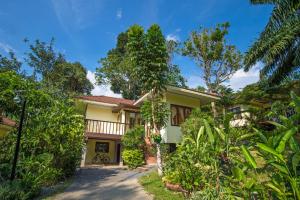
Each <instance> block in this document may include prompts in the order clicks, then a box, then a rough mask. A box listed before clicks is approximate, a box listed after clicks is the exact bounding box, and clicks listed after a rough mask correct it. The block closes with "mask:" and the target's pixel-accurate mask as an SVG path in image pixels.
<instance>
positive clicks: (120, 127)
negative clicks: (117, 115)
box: [86, 119, 130, 135]
mask: <svg viewBox="0 0 300 200" xmlns="http://www.w3.org/2000/svg"><path fill="white" fill-rule="evenodd" d="M129 128H130V125H129V124H127V123H120V122H111V121H102V120H93V119H86V133H99V134H111V135H124V134H125V132H126V131H127V130H128V129H129Z"/></svg>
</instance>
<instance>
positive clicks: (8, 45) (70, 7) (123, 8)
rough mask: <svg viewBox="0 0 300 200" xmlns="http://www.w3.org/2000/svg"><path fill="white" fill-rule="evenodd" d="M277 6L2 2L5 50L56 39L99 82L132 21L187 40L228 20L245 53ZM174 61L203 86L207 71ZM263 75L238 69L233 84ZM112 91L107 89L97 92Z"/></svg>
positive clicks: (197, 0)
mask: <svg viewBox="0 0 300 200" xmlns="http://www.w3.org/2000/svg"><path fill="white" fill-rule="evenodd" d="M271 10H272V7H271V6H265V5H256V6H254V5H251V4H250V3H249V0H172V1H171V0H169V1H167V0H145V1H142V0H135V1H131V0H126V1H124V0H123V1H117V0H52V1H51V0H42V1H33V0H26V1H24V0H19V1H17V0H9V1H4V0H1V7H0V53H1V54H4V55H5V54H6V53H7V51H8V50H9V49H12V50H14V51H15V52H16V54H17V56H18V58H19V59H22V58H23V57H24V52H26V51H27V49H28V48H27V46H26V45H25V44H24V42H23V41H22V40H23V39H24V38H25V37H26V38H28V39H29V40H31V41H33V40H35V39H40V40H43V41H49V40H50V38H51V37H54V38H55V40H56V49H57V50H58V51H61V52H62V53H64V54H65V55H66V58H67V59H68V60H70V61H79V62H81V63H82V64H83V65H84V66H85V67H86V68H87V69H88V70H89V78H90V79H91V80H93V78H94V77H93V75H94V74H93V72H94V71H95V68H96V67H98V66H99V64H98V60H99V59H100V58H102V57H105V55H106V52H107V51H108V50H109V49H111V48H113V47H114V46H115V43H116V37H117V35H118V33H120V32H122V31H125V30H126V29H127V28H128V27H129V26H130V25H133V24H139V25H142V26H143V27H144V28H145V29H147V28H148V27H149V26H150V25H151V24H153V23H157V24H159V25H160V26H161V28H162V30H163V33H164V35H165V36H166V38H169V39H172V38H173V39H176V40H179V41H184V40H185V39H186V38H187V37H188V36H189V33H190V32H191V31H192V30H195V29H197V28H199V27H212V26H215V25H216V24H217V23H222V22H226V21H228V22H230V24H231V27H230V30H229V35H228V41H229V42H230V43H231V44H234V45H236V46H237V48H238V49H239V50H240V51H242V52H245V51H246V50H247V48H248V47H249V46H250V44H251V43H252V42H253V41H255V39H256V38H257V37H258V35H259V33H260V32H261V31H262V30H263V28H264V26H265V25H266V23H267V20H268V18H269V16H270V13H271ZM174 63H176V64H179V66H180V67H181V70H182V73H183V75H184V76H185V78H186V79H187V80H188V84H189V85H190V86H191V87H195V86H196V85H201V84H203V81H202V79H201V70H200V69H199V68H198V67H197V66H195V64H194V63H193V61H191V60H190V59H188V58H184V57H181V56H176V57H175V59H174ZM257 77H258V70H257V68H254V69H253V70H251V71H250V72H249V73H244V72H242V71H238V72H237V73H236V74H235V75H234V76H233V78H232V79H231V80H230V81H229V82H228V84H230V85H231V86H232V87H233V88H234V89H238V88H240V87H243V86H244V85H245V84H247V83H251V82H254V81H256V80H257ZM107 93H109V91H108V89H107V87H98V88H96V90H95V91H94V94H107Z"/></svg>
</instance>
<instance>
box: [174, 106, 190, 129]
mask: <svg viewBox="0 0 300 200" xmlns="http://www.w3.org/2000/svg"><path fill="white" fill-rule="evenodd" d="M191 112H192V108H189V107H185V106H178V105H171V125H172V126H179V125H180V124H181V123H182V122H184V121H185V120H186V118H188V116H189V115H190V114H191Z"/></svg>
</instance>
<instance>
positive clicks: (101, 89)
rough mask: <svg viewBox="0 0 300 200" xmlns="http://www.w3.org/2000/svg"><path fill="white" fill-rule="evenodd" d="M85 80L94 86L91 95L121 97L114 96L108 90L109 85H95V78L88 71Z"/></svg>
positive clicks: (92, 73) (93, 73)
mask: <svg viewBox="0 0 300 200" xmlns="http://www.w3.org/2000/svg"><path fill="white" fill-rule="evenodd" d="M87 78H88V79H89V80H90V81H91V83H92V84H93V85H94V89H93V90H92V92H91V93H92V95H97V96H99V95H104V96H110V97H122V96H121V95H120V94H115V93H114V92H113V91H111V90H110V85H101V86H99V85H96V77H95V72H91V71H89V70H88V72H87Z"/></svg>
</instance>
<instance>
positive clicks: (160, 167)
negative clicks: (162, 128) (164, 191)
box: [156, 143, 163, 176]
mask: <svg viewBox="0 0 300 200" xmlns="http://www.w3.org/2000/svg"><path fill="white" fill-rule="evenodd" d="M156 148H157V153H156V162H157V173H158V175H159V176H162V173H163V170H162V161H161V152H160V144H158V143H157V144H156Z"/></svg>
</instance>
